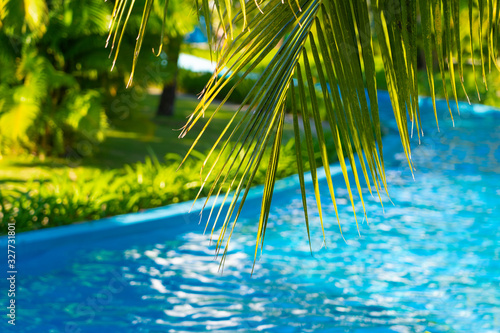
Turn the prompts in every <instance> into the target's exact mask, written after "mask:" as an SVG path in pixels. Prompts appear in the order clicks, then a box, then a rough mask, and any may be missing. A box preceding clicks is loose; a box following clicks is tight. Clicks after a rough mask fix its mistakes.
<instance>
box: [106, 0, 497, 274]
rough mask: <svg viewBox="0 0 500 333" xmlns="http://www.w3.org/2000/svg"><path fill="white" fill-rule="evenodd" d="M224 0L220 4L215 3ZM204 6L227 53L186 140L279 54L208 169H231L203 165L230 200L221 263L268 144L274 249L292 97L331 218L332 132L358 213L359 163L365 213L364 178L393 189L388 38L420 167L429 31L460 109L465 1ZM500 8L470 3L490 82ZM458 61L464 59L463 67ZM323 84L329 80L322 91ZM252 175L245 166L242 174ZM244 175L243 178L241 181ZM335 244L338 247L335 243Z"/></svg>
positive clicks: (118, 21)
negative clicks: (276, 198) (387, 140)
mask: <svg viewBox="0 0 500 333" xmlns="http://www.w3.org/2000/svg"><path fill="white" fill-rule="evenodd" d="M128 1H129V0H117V1H116V8H117V10H116V13H115V15H114V16H113V20H112V23H111V32H110V36H111V35H113V36H114V37H113V39H114V40H115V41H116V40H117V38H118V47H119V37H117V36H119V35H120V34H121V33H122V31H123V30H122V29H124V26H125V24H122V21H125V22H126V20H127V18H128V16H127V14H125V15H123V13H126V11H127V10H129V8H130V7H128V6H129V5H130V6H132V5H133V3H134V1H133V0H130V1H132V2H131V3H129V2H128ZM151 1H153V0H151ZM212 3H213V7H211V4H212ZM149 5H150V1H146V5H145V10H144V19H143V22H144V24H146V23H147V15H148V7H147V6H149ZM196 5H197V8H198V10H199V13H200V14H201V15H203V16H204V18H205V21H206V22H207V32H208V34H209V43H210V45H211V49H213V50H217V51H218V54H217V59H218V64H217V69H216V70H215V72H214V74H213V76H212V78H211V80H210V81H209V82H208V83H207V85H206V88H205V90H204V93H203V95H202V96H201V100H200V103H199V105H198V107H197V108H196V110H195V111H194V112H193V114H192V115H191V116H190V118H189V119H188V122H187V123H186V125H185V126H184V127H183V129H182V132H181V134H180V137H183V136H185V135H186V134H187V132H189V130H190V129H191V128H193V126H194V125H195V124H196V123H197V122H198V121H199V120H200V119H201V118H202V117H203V116H204V114H205V111H206V110H207V108H208V106H209V105H210V104H211V103H212V102H213V101H214V99H215V98H216V97H217V96H218V94H219V93H220V91H221V90H222V89H223V88H224V87H225V86H227V85H228V84H230V82H234V81H232V80H236V83H235V84H234V85H233V87H232V89H231V90H230V91H229V93H228V94H227V96H226V97H225V98H224V99H223V100H222V102H220V105H219V107H218V109H217V110H219V109H220V107H221V106H222V105H223V104H224V103H225V102H226V101H227V99H228V98H229V96H230V95H231V94H232V92H233V91H234V88H235V86H237V85H239V84H240V83H241V82H242V81H243V80H244V79H245V78H246V77H247V76H248V75H249V74H250V73H251V71H252V70H253V69H254V68H255V67H257V66H258V65H259V64H260V63H261V62H262V61H263V60H264V59H266V58H268V57H269V56H272V60H271V61H270V62H269V64H268V65H267V67H266V68H265V70H264V71H263V72H262V73H260V75H259V78H258V79H257V81H256V82H255V84H254V86H253V87H252V88H251V89H250V90H249V91H248V94H247V96H246V98H245V99H244V101H243V103H242V104H241V106H240V107H239V108H238V110H237V111H236V113H241V112H243V113H244V114H243V117H241V118H240V120H239V121H236V119H237V117H236V114H235V116H234V117H233V118H232V119H231V120H230V121H229V122H228V124H227V126H226V127H225V128H224V130H223V131H222V132H221V134H220V137H219V138H218V139H217V140H216V141H215V143H214V146H213V148H212V149H211V150H210V151H209V153H208V154H207V157H206V160H205V164H207V163H208V161H209V160H215V163H218V164H221V165H222V168H220V171H219V172H218V173H217V174H213V170H214V165H213V164H212V165H208V167H207V168H205V169H204V170H202V171H201V173H202V175H203V182H202V186H204V184H205V183H206V182H207V180H208V179H209V177H212V178H213V180H214V181H213V186H212V188H211V189H210V191H209V196H208V198H207V199H206V201H205V205H206V204H207V203H208V199H209V198H210V197H211V196H216V197H217V198H218V197H220V196H222V197H223V203H222V205H221V207H220V208H219V209H218V210H217V211H216V210H215V209H214V207H212V209H211V210H210V214H209V217H208V221H207V226H208V224H209V223H210V220H211V218H212V216H215V222H214V225H213V227H212V234H213V232H214V230H215V223H216V222H217V220H218V219H221V220H222V227H221V230H220V234H219V237H218V240H217V253H220V251H223V256H222V261H221V265H222V264H223V262H224V258H225V254H226V253H227V250H228V245H229V242H230V239H231V234H232V232H233V231H234V228H235V225H236V222H237V219H238V216H239V214H240V211H241V208H242V205H243V204H244V202H245V199H246V197H247V194H248V189H249V187H250V186H251V184H252V180H253V176H254V175H255V170H256V166H257V165H258V164H259V163H261V160H262V156H263V154H262V153H263V151H264V150H265V149H271V150H272V152H273V154H272V156H271V159H270V160H269V161H267V163H269V164H268V165H269V167H268V172H267V176H266V183H265V187H264V195H263V199H262V206H261V218H260V220H259V224H258V233H257V238H256V250H255V255H257V250H258V248H259V247H260V248H261V249H262V247H263V244H264V236H265V232H266V227H267V219H268V217H269V209H270V204H271V199H272V193H273V188H274V182H275V178H276V168H277V166H278V162H279V151H280V149H279V146H280V144H281V139H282V135H283V119H284V109H285V107H286V105H287V104H291V105H292V112H293V123H294V132H295V140H296V146H297V147H298V148H297V163H298V164H297V165H298V171H299V173H300V174H302V173H303V171H304V167H303V163H304V162H305V161H304V160H306V159H307V160H308V161H309V165H310V168H311V176H312V180H313V188H314V194H315V198H316V205H317V209H318V213H319V216H320V221H321V223H322V214H321V201H322V198H321V193H320V192H319V184H318V180H317V176H316V172H315V168H316V165H315V158H314V156H315V154H316V153H319V154H320V156H321V160H322V164H323V166H324V168H325V172H326V175H327V184H328V188H329V192H330V197H331V200H332V202H333V205H334V207H335V209H336V204H335V193H334V184H333V183H332V179H331V176H330V171H329V166H328V160H329V159H328V155H327V150H326V148H325V145H326V143H325V140H324V136H325V135H330V134H328V133H331V135H332V136H333V139H334V144H335V148H336V152H337V155H338V158H339V163H340V166H341V169H342V173H343V176H344V180H345V184H346V186H347V188H348V191H349V197H350V201H351V204H352V206H353V209H354V206H355V203H354V199H353V198H354V196H353V194H352V192H351V184H350V181H349V177H348V176H349V175H348V173H349V172H348V169H349V167H350V169H351V171H352V174H353V176H354V177H353V178H354V181H355V184H356V189H357V191H358V193H359V198H360V201H361V203H362V204H363V209H364V203H363V195H362V181H364V183H366V186H367V188H368V190H369V191H370V193H371V192H372V191H373V189H375V191H376V192H377V195H378V196H379V197H380V196H381V192H382V191H385V192H387V182H386V177H385V173H384V162H383V156H382V139H381V137H382V135H381V131H380V120H379V114H378V106H377V86H376V81H375V60H374V46H373V44H374V43H378V47H379V49H380V53H381V56H382V60H383V66H384V72H385V78H386V81H387V87H388V90H389V95H390V98H391V102H392V106H393V110H394V117H395V119H396V123H397V126H398V129H399V133H400V138H401V143H402V145H403V148H404V152H405V155H406V158H407V160H408V165H409V167H410V170H412V172H413V164H412V159H411V147H410V137H411V135H412V133H413V131H414V130H416V132H417V135H418V137H420V136H421V135H423V129H422V128H421V125H420V115H419V108H418V77H417V76H418V67H417V66H418V64H417V38H421V39H422V40H423V48H424V55H425V61H426V63H427V73H428V77H429V85H430V88H431V95H432V100H433V105H434V113H435V116H436V123H437V112H436V104H435V93H434V89H435V82H434V78H433V68H432V63H433V58H434V57H433V50H436V53H435V54H437V62H438V64H439V71H440V73H441V77H442V80H443V89H444V93H445V97H446V100H447V101H448V96H449V95H448V90H447V87H446V82H447V78H448V79H449V80H450V82H451V93H452V94H453V98H454V100H455V101H456V107H457V109H458V101H457V89H456V75H455V70H456V69H457V70H458V80H459V81H460V82H461V84H462V86H463V83H462V80H463V62H464V50H463V44H462V42H461V39H462V37H463V36H462V34H461V31H460V27H459V25H460V24H462V23H461V22H460V15H459V10H460V3H459V1H458V0H419V1H418V2H417V1H411V0H372V1H368V0H356V1H344V0H324V1H321V0H296V1H286V2H285V1H281V0H267V1H252V0H249V1H247V2H244V1H234V2H233V1H230V0H224V1H221V0H215V1H213V2H211V1H208V0H201V3H200V2H198V1H196ZM499 8H500V6H499V4H498V2H493V1H492V0H487V1H485V0H478V2H477V3H475V1H474V0H469V11H470V15H469V20H470V22H469V24H470V35H471V36H469V37H470V38H471V42H470V45H471V50H470V57H471V58H473V57H474V50H475V49H474V45H479V53H480V55H481V68H482V72H483V80H484V82H485V83H486V81H485V79H484V76H485V72H486V70H485V69H486V68H491V62H493V64H494V65H495V66H497V59H496V56H497V54H498V51H497V50H496V47H497V36H498V35H497V31H498V22H499ZM475 16H478V17H479V27H480V29H479V34H474V36H472V33H473V28H472V27H473V24H472V20H473V17H475ZM166 20H168V17H167V18H166ZM215 21H218V26H219V27H220V31H222V35H223V37H222V38H221V39H219V40H217V39H216V38H217V37H216V36H217V34H215V33H214V30H213V26H214V24H215ZM418 22H420V24H421V25H422V35H421V36H417V24H418ZM486 22H487V23H486ZM483 26H484V27H486V33H484V31H483ZM238 27H241V28H238ZM215 31H217V30H215ZM143 33H144V29H141V33H140V35H139V38H138V44H137V45H138V46H137V48H136V53H135V54H134V66H135V65H136V59H137V55H138V50H140V43H141V40H142V38H143V35H141V34H143ZM474 38H477V39H478V40H479V43H474V42H473V39H474ZM282 40H283V42H282V43H281V44H280V41H282ZM483 42H485V43H486V44H485V45H486V46H487V47H486V50H483ZM278 45H281V46H278ZM215 46H216V47H215ZM485 51H487V57H485V56H484V53H485ZM455 59H456V60H457V61H458V64H457V65H456V68H455V64H454V60H455ZM474 70H475V69H474ZM318 83H319V87H317V85H318ZM365 91H366V93H365ZM318 92H319V94H321V95H322V97H323V98H324V101H325V107H326V118H327V121H328V126H326V127H325V128H323V127H324V125H323V123H322V121H321V120H322V119H321V118H320V115H319V107H318V102H317V100H316V93H318ZM244 106H245V108H244ZM448 106H449V108H450V113H452V108H451V106H450V105H449V104H448ZM457 111H458V110H457ZM212 119H213V116H212V117H210V118H209V119H208V120H207V121H206V123H205V125H204V128H203V129H202V131H201V132H200V134H199V136H198V137H197V138H196V139H195V141H194V144H193V147H194V146H195V145H196V143H197V142H198V141H199V140H200V138H201V137H202V135H203V132H204V131H205V129H206V128H207V126H210V123H211V121H212ZM300 119H301V120H302V123H303V126H302V127H303V128H304V131H305V138H306V140H305V146H306V150H307V157H306V156H304V155H303V154H302V153H301V148H300V147H301V146H303V145H301V142H300V133H299V131H300V125H299V121H300ZM312 124H314V128H315V130H316V133H317V135H318V141H319V152H316V151H314V146H313V145H312V128H313V126H312ZM216 148H220V149H219V150H218V151H219V153H218V155H217V156H215V157H214V156H212V155H213V154H214V153H215V151H216ZM192 149H193V148H191V150H189V152H188V154H189V153H190V152H191V151H192ZM224 151H229V158H228V159H225V160H221V158H220V157H221V156H222V154H223V152H224ZM356 155H357V158H356V157H355V156H356ZM225 156H226V155H225ZM347 161H348V162H347ZM357 161H359V164H357ZM205 164H204V165H205ZM241 170H243V172H240V173H238V172H237V171H241ZM238 174H239V175H240V176H236V175H238ZM299 179H300V184H301V192H302V199H303V204H304V210H305V213H306V227H307V228H306V229H307V232H308V236H309V219H308V214H307V207H306V206H305V205H306V200H305V197H306V195H305V191H306V189H305V185H304V179H303V177H302V175H300V176H299ZM200 193H201V190H200ZM230 194H232V196H231V195H230ZM323 200H324V199H323ZM354 214H356V213H354ZM337 216H338V214H337ZM356 223H357V220H356ZM340 224H341V221H339V226H340ZM340 230H341V229H340ZM324 241H325V243H326V242H327V240H326V239H324ZM224 243H225V246H224V245H223V244H224Z"/></svg>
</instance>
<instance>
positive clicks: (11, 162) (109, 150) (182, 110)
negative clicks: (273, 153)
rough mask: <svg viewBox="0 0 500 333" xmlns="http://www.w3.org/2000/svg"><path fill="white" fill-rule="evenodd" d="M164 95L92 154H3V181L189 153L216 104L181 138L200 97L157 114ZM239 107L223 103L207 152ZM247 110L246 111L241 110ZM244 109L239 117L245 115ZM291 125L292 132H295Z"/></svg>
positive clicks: (203, 147) (206, 140)
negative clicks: (170, 112)
mask: <svg viewBox="0 0 500 333" xmlns="http://www.w3.org/2000/svg"><path fill="white" fill-rule="evenodd" d="M158 100H159V96H158V95H152V94H149V95H147V96H146V97H145V98H144V99H143V100H142V101H141V102H140V107H139V108H140V109H141V112H134V113H132V114H131V115H129V116H128V117H127V118H126V119H124V120H114V121H113V125H112V127H111V128H110V129H109V130H107V133H106V140H105V141H104V142H103V143H101V144H99V145H93V146H91V149H92V150H93V153H94V154H93V155H92V156H90V157H87V158H82V159H79V158H71V157H69V158H48V157H47V158H44V157H43V156H42V157H36V156H26V155H23V156H3V157H2V159H1V160H0V184H6V183H10V184H15V183H22V182H25V181H28V180H30V179H39V180H42V179H44V178H46V177H47V176H49V175H51V174H54V173H55V174H66V173H67V171H69V170H71V171H73V172H76V173H79V172H85V171H90V170H95V169H99V170H110V169H118V168H123V167H124V166H125V165H127V164H133V163H136V162H141V161H144V160H145V158H146V156H149V155H151V152H153V153H154V154H155V155H156V156H158V158H159V159H162V158H163V156H165V155H166V154H169V153H174V154H179V155H184V154H185V153H186V152H187V151H188V149H189V147H190V146H191V144H192V143H193V141H194V140H195V138H196V136H197V134H198V133H199V131H200V130H201V128H202V126H203V124H204V123H205V122H206V120H207V119H208V118H209V117H210V116H211V115H212V113H213V111H214V110H215V106H214V107H211V108H210V109H209V110H208V112H206V114H205V119H204V120H203V121H201V122H199V123H198V124H197V125H196V126H195V127H194V128H193V130H192V131H190V132H189V133H188V135H187V136H186V137H185V138H183V139H179V138H178V135H179V131H177V130H176V129H179V128H181V127H182V126H183V125H184V124H185V122H186V117H188V116H189V114H190V113H191V112H192V111H193V110H194V109H195V107H196V105H197V103H198V101H197V100H196V98H194V97H191V96H179V97H178V98H177V100H176V105H175V115H174V116H173V117H155V111H156V109H155V107H156V105H157V103H158ZM234 110H235V108H233V107H231V106H228V107H224V108H222V109H221V110H220V111H219V112H218V113H217V115H216V117H214V120H213V121H212V124H211V125H210V126H209V127H208V128H207V130H206V131H205V134H204V136H203V139H202V140H200V141H199V143H198V144H197V146H196V150H197V151H199V152H205V151H207V150H209V149H210V148H211V147H212V144H213V142H214V141H215V139H216V138H217V137H218V135H219V133H220V131H221V130H222V128H223V127H224V126H225V125H226V124H227V121H228V120H229V119H230V118H231V117H232V116H233V115H234ZM241 115H242V114H241ZM241 115H239V116H238V117H240V116H241ZM292 136H293V134H292V133H291V131H290V130H288V131H287V133H286V138H290V137H292Z"/></svg>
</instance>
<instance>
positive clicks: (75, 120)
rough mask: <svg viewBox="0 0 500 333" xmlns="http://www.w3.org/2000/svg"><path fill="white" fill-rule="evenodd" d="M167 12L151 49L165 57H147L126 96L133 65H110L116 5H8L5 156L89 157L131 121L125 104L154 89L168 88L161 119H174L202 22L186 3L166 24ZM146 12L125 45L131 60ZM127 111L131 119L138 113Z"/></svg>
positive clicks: (4, 25)
mask: <svg viewBox="0 0 500 333" xmlns="http://www.w3.org/2000/svg"><path fill="white" fill-rule="evenodd" d="M139 2H140V1H139ZM142 2H144V1H142ZM138 4H139V3H138ZM164 4H165V1H163V2H162V1H156V2H155V5H154V8H153V10H152V15H151V19H150V24H149V26H148V31H147V34H148V38H147V39H146V40H145V42H144V44H143V47H144V48H145V49H146V50H148V49H149V50H152V49H153V48H154V49H155V50H156V51H157V52H158V48H159V47H160V44H161V42H163V45H164V46H163V50H162V51H161V57H158V58H157V57H155V56H154V55H153V53H152V52H144V54H143V55H141V68H139V69H138V70H137V71H136V74H135V77H136V78H135V81H134V87H133V89H128V91H125V84H126V82H127V79H128V76H129V75H130V67H131V59H130V58H129V57H126V56H125V57H119V58H118V59H108V55H110V50H109V49H106V48H105V42H106V37H107V35H108V29H109V19H110V16H111V14H112V10H113V4H112V3H109V2H105V1H103V0H78V1H76V0H55V1H45V0H33V1H18V0H0V68H2V71H1V72H0V147H1V148H0V150H1V153H3V154H20V153H24V152H29V153H33V154H36V155H39V156H46V155H53V156H66V155H68V154H75V152H76V154H77V155H80V156H87V155H89V154H91V151H90V150H92V149H93V148H94V147H96V146H97V144H99V143H100V142H102V141H103V140H104V137H105V130H106V128H107V127H108V126H109V121H111V122H112V121H113V120H114V119H115V118H119V117H122V116H123V110H120V108H119V107H114V105H115V106H116V105H118V104H117V103H116V98H117V96H119V95H121V94H124V95H128V96H130V95H132V94H137V90H138V91H141V93H143V92H144V90H146V89H147V87H148V86H149V85H150V84H151V83H156V84H157V85H158V84H159V85H161V86H162V87H163V93H162V96H161V99H160V101H161V102H160V104H159V107H158V114H161V115H171V114H173V105H174V101H175V90H176V81H177V80H176V78H177V72H178V68H177V61H178V58H179V54H180V48H181V45H182V42H183V38H184V35H185V34H186V33H187V32H189V31H190V30H192V29H193V27H194V25H195V23H196V15H191V14H194V13H191V12H192V11H193V8H191V7H190V6H189V5H186V4H185V3H184V2H182V1H170V3H169V6H168V8H169V12H168V13H167V14H168V16H169V18H170V19H169V20H168V21H166V22H165V23H163V14H164ZM141 8H142V7H141V6H137V7H136V9H137V10H136V11H134V12H133V13H132V16H131V19H130V22H129V26H128V29H126V31H125V33H124V35H123V38H122V39H121V45H120V48H121V49H122V52H123V53H124V54H126V55H132V54H133V48H134V45H135V42H136V37H137V33H138V30H139V27H140V21H141V17H142V9H141ZM162 28H163V29H164V31H165V33H164V34H162V33H161V30H162ZM160 36H161V38H162V40H160ZM112 42H113V41H112V40H111V41H110V44H112ZM112 60H116V63H115V64H114V66H113V70H112V71H110V68H111V67H112V64H113V62H112ZM113 103H114V104H113ZM124 104H125V103H124ZM129 104H130V103H129ZM126 108H127V112H126V114H127V115H129V114H130V113H131V112H138V110H134V108H133V107H132V106H131V105H127V106H126Z"/></svg>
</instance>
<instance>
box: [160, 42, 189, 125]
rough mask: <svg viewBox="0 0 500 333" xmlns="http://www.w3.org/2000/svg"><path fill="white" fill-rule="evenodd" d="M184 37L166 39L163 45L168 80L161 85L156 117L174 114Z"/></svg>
mask: <svg viewBox="0 0 500 333" xmlns="http://www.w3.org/2000/svg"><path fill="white" fill-rule="evenodd" d="M183 39H184V37H183V36H176V37H168V38H167V39H166V40H165V41H164V43H163V45H164V50H165V53H166V54H167V73H168V74H169V79H168V80H167V81H166V82H165V83H164V85H163V91H162V93H161V97H160V105H159V106H158V110H157V112H156V115H157V116H172V115H173V114H174V103H175V91H176V88H177V73H178V71H179V68H178V66H177V62H178V61H179V54H180V51H181V45H182V41H183Z"/></svg>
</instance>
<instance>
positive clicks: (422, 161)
mask: <svg viewBox="0 0 500 333" xmlns="http://www.w3.org/2000/svg"><path fill="white" fill-rule="evenodd" d="M427 107H428V105H427ZM422 114H423V115H425V116H426V117H427V118H424V119H423V124H424V128H425V129H426V130H427V132H426V136H425V137H424V139H423V141H422V144H421V145H420V146H418V145H417V144H415V147H414V149H413V160H414V163H415V166H416V168H417V171H416V172H415V181H413V180H412V177H411V174H410V172H409V170H408V168H407V166H406V160H405V158H404V156H403V155H402V154H401V153H397V151H398V149H399V148H395V147H399V145H400V143H399V137H398V136H397V135H396V134H395V132H394V129H393V128H392V125H389V126H388V134H387V135H386V137H385V138H384V140H385V141H384V142H385V148H384V151H385V152H386V156H385V157H386V168H387V178H388V181H389V184H390V185H389V186H390V194H391V198H392V201H393V202H394V205H392V204H391V203H390V202H389V201H388V200H384V207H385V209H384V210H382V208H381V207H380V203H379V202H378V200H376V199H375V198H373V197H371V196H370V195H369V194H368V193H365V201H366V209H367V215H368V223H367V221H363V219H362V216H361V214H360V213H359V212H360V211H361V206H360V204H358V205H357V209H358V211H359V212H358V217H359V219H360V221H359V222H360V233H361V236H358V232H357V230H356V226H355V222H354V219H353V217H352V209H351V208H350V205H348V203H347V200H348V199H347V198H348V197H347V193H346V191H345V188H344V187H343V183H342V181H341V179H340V178H338V177H337V176H336V177H335V179H334V180H335V181H336V184H337V188H336V194H337V195H338V197H339V199H338V203H339V211H340V215H341V221H342V225H343V231H344V237H345V239H346V241H345V242H344V240H343V239H342V237H341V236H340V234H339V232H338V226H337V221H336V218H335V215H334V211H333V206H332V205H331V203H330V204H329V203H328V189H327V187H326V184H325V183H323V184H322V193H323V197H322V199H323V202H324V205H325V207H324V209H325V214H326V216H325V224H326V226H325V227H326V238H327V243H326V245H327V247H326V248H325V247H322V233H321V230H320V227H319V219H318V216H317V213H316V212H314V210H313V211H312V212H311V214H312V222H311V223H312V224H313V227H312V230H311V237H312V250H313V255H312V256H311V253H310V250H309V245H308V242H307V234H306V230H305V225H304V217H303V213H302V211H301V197H300V190H299V188H298V187H293V188H292V189H288V190H285V191H281V192H278V193H276V195H275V199H274V201H273V209H272V215H271V217H270V221H269V225H268V232H267V234H266V243H265V247H264V252H263V254H262V255H261V256H259V260H258V261H257V264H256V270H255V273H254V274H253V276H250V270H251V267H252V260H253V252H252V251H253V249H254V246H255V238H254V236H255V233H256V230H257V223H258V212H259V209H260V205H255V206H252V207H247V209H246V211H245V212H244V216H243V218H242V219H241V220H240V222H239V224H238V225H237V227H236V230H235V233H234V235H233V239H232V241H231V246H230V252H229V254H228V257H227V262H226V265H225V269H224V272H223V274H221V273H220V272H219V270H218V269H219V261H218V260H214V249H213V246H211V245H209V244H208V241H207V236H203V235H202V231H203V226H201V225H200V226H198V225H196V224H194V227H193V226H190V227H189V228H181V229H179V230H180V231H179V230H176V231H175V232H170V233H169V232H168V230H167V231H165V230H163V231H158V230H155V231H149V232H146V231H144V233H139V234H137V235H134V236H133V237H128V238H123V239H114V238H113V235H110V239H112V241H109V242H107V243H106V244H102V243H96V244H89V245H88V247H86V248H80V249H79V250H70V249H69V248H68V249H66V247H61V248H57V244H54V249H55V250H54V251H55V252H54V253H59V254H63V253H66V254H69V255H70V257H71V259H70V260H65V261H62V262H61V264H57V262H56V263H54V260H57V255H54V254H53V255H52V256H51V257H50V258H47V257H43V258H40V259H37V258H32V259H31V260H32V261H33V260H35V261H36V260H38V261H36V263H31V266H30V267H36V266H37V265H38V266H39V267H40V270H37V269H33V268H31V269H30V274H26V272H24V273H23V274H21V273H20V275H19V281H18V288H19V290H18V295H17V300H18V307H19V308H18V318H17V319H18V326H17V327H16V329H17V331H19V332H201V331H214V332H236V331H241V332H250V331H263V332H313V331H314V332H359V333H361V332H364V333H371V332H424V331H426V330H428V331H430V332H500V218H499V213H500V210H499V206H500V117H499V115H498V112H489V113H483V114H473V113H471V112H467V110H465V111H463V113H462V117H459V118H456V119H455V122H456V126H455V128H453V127H452V126H451V122H450V121H446V120H441V121H440V127H441V132H439V133H438V132H437V131H436V130H435V128H436V127H435V123H434V122H433V115H432V114H431V113H429V111H422ZM440 114H441V115H444V114H445V111H444V110H440ZM415 143H417V142H415ZM395 152H396V153H395ZM308 200H310V202H311V205H312V206H314V197H313V193H312V191H310V197H309V198H308ZM179 223H180V224H182V223H183V222H182V221H180V222H179ZM84 241H85V240H83V239H82V243H84ZM26 261H28V259H26ZM47 267H48V268H47ZM1 297H2V298H4V297H5V295H3V294H2V295H1ZM4 299H5V298H4ZM2 324H4V323H2Z"/></svg>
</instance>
